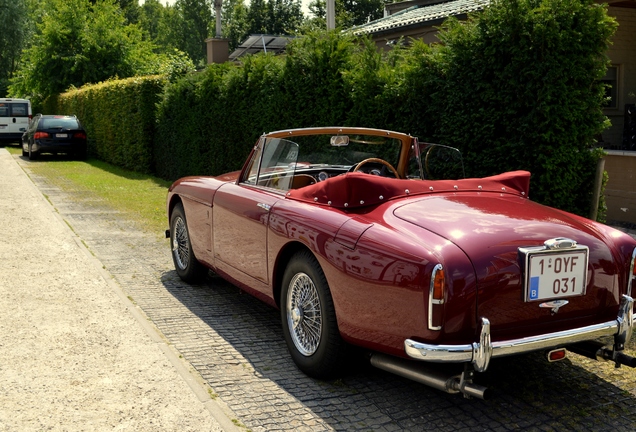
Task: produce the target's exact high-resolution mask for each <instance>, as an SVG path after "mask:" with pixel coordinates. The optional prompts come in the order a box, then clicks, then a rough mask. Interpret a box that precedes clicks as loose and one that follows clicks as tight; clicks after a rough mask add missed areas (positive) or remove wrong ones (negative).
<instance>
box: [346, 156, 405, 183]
mask: <svg viewBox="0 0 636 432" xmlns="http://www.w3.org/2000/svg"><path fill="white" fill-rule="evenodd" d="M367 163H379V164H382V165H384V166H385V167H386V168H387V169H388V170H389V171H391V172H392V173H393V175H394V176H395V178H397V179H399V178H400V176H399V174H398V172H397V170H396V169H395V168H393V165H391V164H390V163H388V162H387V161H385V160H383V159H379V158H369V159H365V160H363V161H360V162H358V165H356V167H355V168H354V169H353V172H356V171H359V170H360V168H361V167H362V165H364V164H367Z"/></svg>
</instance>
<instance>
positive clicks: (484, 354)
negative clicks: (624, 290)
mask: <svg viewBox="0 0 636 432" xmlns="http://www.w3.org/2000/svg"><path fill="white" fill-rule="evenodd" d="M633 310H634V300H633V299H632V298H631V297H630V296H627V295H624V296H623V298H622V299H621V304H620V307H619V310H618V316H617V317H616V319H615V320H612V321H607V322H604V323H600V324H595V325H591V326H586V327H579V328H576V329H571V330H564V331H560V332H554V333H547V334H542V335H537V336H530V337H526V338H521V339H512V340H507V341H498V342H491V339H490V321H488V319H486V318H482V319H481V333H480V335H479V342H473V343H472V344H466V345H431V344H426V343H422V342H417V341H414V340H411V339H407V340H405V341H404V348H405V350H406V353H407V354H408V355H409V357H411V358H413V359H416V360H423V361H428V362H438V363H446V362H448V363H472V364H473V367H474V368H475V370H476V371H477V372H483V371H485V370H486V369H487V368H488V364H489V363H490V359H491V358H493V357H503V356H509V355H514V354H521V353H525V352H531V351H537V350H542V349H549V348H556V347H560V346H565V345H569V344H573V343H576V342H583V341H588V340H592V339H596V338H599V337H601V336H614V349H615V350H616V351H621V350H622V349H623V348H624V346H625V344H626V343H627V342H629V340H630V338H631V336H632V330H633V326H634V312H633Z"/></svg>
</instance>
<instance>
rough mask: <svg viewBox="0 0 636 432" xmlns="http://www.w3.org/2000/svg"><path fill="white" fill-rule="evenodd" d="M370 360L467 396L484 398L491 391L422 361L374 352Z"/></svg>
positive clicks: (442, 389)
mask: <svg viewBox="0 0 636 432" xmlns="http://www.w3.org/2000/svg"><path fill="white" fill-rule="evenodd" d="M370 361H371V365H372V366H374V367H377V368H378V369H382V370H384V371H387V372H391V373H393V374H395V375H399V376H401V377H404V378H407V379H410V380H412V381H416V382H418V383H420V384H424V385H427V386H429V387H433V388H435V389H437V390H441V391H443V392H446V393H450V394H455V393H462V394H463V395H464V396H466V397H475V398H478V399H483V400H485V399H486V398H487V397H488V396H489V395H490V391H489V390H488V388H486V387H484V386H480V385H478V384H473V383H472V382H470V381H466V380H464V382H463V383H462V380H461V375H449V374H446V373H444V372H442V371H438V370H434V369H433V368H428V367H427V365H425V364H424V363H421V362H415V361H413V360H407V359H402V358H399V357H392V356H389V355H386V354H380V353H374V354H372V355H371V359H370Z"/></svg>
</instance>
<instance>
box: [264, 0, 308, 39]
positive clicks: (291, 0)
mask: <svg viewBox="0 0 636 432" xmlns="http://www.w3.org/2000/svg"><path fill="white" fill-rule="evenodd" d="M267 5H268V9H267V32H268V33H269V34H275V35H283V34H291V33H293V32H295V31H296V30H297V29H298V28H299V27H300V25H301V24H302V22H303V18H304V17H303V12H302V10H301V5H300V1H299V0H269V2H268V3H267Z"/></svg>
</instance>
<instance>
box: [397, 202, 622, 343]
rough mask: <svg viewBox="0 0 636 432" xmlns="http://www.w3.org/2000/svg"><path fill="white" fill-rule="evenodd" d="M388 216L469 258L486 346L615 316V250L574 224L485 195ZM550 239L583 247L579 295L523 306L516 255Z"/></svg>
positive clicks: (520, 261) (557, 214) (415, 205)
mask: <svg viewBox="0 0 636 432" xmlns="http://www.w3.org/2000/svg"><path fill="white" fill-rule="evenodd" d="M394 214H395V216H396V217H398V218H400V219H402V220H404V221H407V222H410V223H412V224H414V225H417V226H419V227H421V228H425V229H428V230H430V231H432V232H434V233H436V234H438V235H440V236H442V237H444V238H446V239H447V240H449V241H451V242H453V243H454V244H456V245H457V246H458V247H459V248H461V249H462V250H463V251H464V252H465V253H466V255H467V256H468V257H469V258H470V260H471V262H472V264H473V267H474V269H475V274H476V277H477V311H476V317H477V318H478V319H480V318H481V317H484V318H488V319H489V320H490V322H491V328H492V333H493V339H494V340H497V339H503V338H506V337H509V336H511V335H514V336H515V337H519V336H523V335H530V334H536V333H537V332H541V331H548V329H549V331H558V330H560V329H565V328H567V327H571V326H573V325H586V324H589V323H591V322H599V321H601V320H606V319H611V318H613V317H615V316H616V310H617V307H618V303H619V301H620V299H619V293H618V283H617V279H618V276H617V274H618V271H619V270H618V268H617V266H616V264H615V261H616V251H612V250H611V249H610V248H608V246H607V245H606V242H605V241H604V239H603V237H602V234H601V233H599V232H598V231H597V230H595V229H594V226H593V225H592V224H591V223H590V224H586V223H585V222H584V220H582V219H581V218H578V217H575V216H573V215H570V214H568V213H565V212H561V211H558V210H555V209H552V208H549V207H545V206H542V205H540V204H537V203H534V202H532V201H530V200H528V199H527V198H524V197H520V196H514V195H508V194H498V193H490V192H482V193H477V194H475V193H453V194H439V195H432V196H428V197H426V198H423V199H420V200H417V201H415V202H411V203H408V204H405V205H402V206H399V207H397V208H396V209H395V210H394ZM555 238H566V239H571V240H574V242H576V243H577V244H578V245H580V246H585V247H587V248H588V250H589V252H588V259H589V262H588V264H587V272H586V273H587V274H586V276H587V284H586V290H585V293H584V295H577V296H571V294H569V293H568V294H561V293H559V295H564V297H562V298H559V299H558V300H563V301H565V302H567V303H565V302H557V303H556V304H553V305H550V304H548V305H546V304H545V303H547V302H548V301H551V300H554V299H548V300H536V301H535V300H531V299H529V296H528V294H527V292H526V291H525V286H526V281H525V270H524V265H525V263H524V257H525V255H524V254H523V253H520V251H519V248H522V249H523V248H531V250H532V248H543V247H544V243H545V241H546V240H550V239H555ZM558 253H561V252H560V251H558ZM559 256H561V255H559ZM579 257H580V255H579ZM562 258H564V259H565V256H562ZM568 259H569V258H568ZM577 259H578V258H577ZM568 262H569V263H570V265H571V262H570V261H568ZM563 263H564V261H561V265H562V264H563ZM535 265H538V264H537V263H535ZM544 265H545V266H546V267H547V265H548V261H545V263H544ZM582 273H585V272H581V273H579V275H580V274H582ZM448 274H452V269H448ZM559 283H561V282H559ZM529 288H530V287H528V289H529ZM542 304H543V306H541V305H542ZM555 306H558V307H555ZM476 325H477V324H476Z"/></svg>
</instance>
